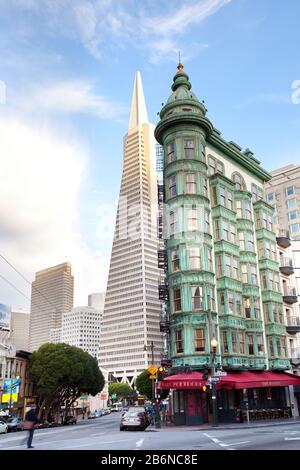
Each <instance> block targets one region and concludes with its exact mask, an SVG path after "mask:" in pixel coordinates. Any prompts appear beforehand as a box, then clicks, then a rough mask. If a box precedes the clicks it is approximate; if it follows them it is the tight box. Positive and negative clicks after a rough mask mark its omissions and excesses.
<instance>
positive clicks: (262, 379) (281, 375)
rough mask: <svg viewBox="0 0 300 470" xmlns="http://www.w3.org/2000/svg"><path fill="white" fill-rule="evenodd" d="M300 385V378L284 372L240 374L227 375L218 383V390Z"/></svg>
mask: <svg viewBox="0 0 300 470" xmlns="http://www.w3.org/2000/svg"><path fill="white" fill-rule="evenodd" d="M288 385H300V377H298V376H295V375H292V374H288V373H286V372H240V373H235V374H234V373H228V374H227V375H226V376H225V377H222V380H221V382H219V383H218V388H225V389H231V388H236V389H241V388H263V387H287V386H288Z"/></svg>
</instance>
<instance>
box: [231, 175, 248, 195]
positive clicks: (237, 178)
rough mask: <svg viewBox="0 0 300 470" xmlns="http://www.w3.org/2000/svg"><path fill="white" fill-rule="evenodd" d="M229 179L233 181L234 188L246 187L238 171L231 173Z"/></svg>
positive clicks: (242, 188)
mask: <svg viewBox="0 0 300 470" xmlns="http://www.w3.org/2000/svg"><path fill="white" fill-rule="evenodd" d="M231 179H232V181H233V182H234V183H235V189H238V190H240V191H244V190H245V189H247V188H246V184H245V180H244V178H243V177H242V175H240V173H237V172H236V173H233V174H232V177H231Z"/></svg>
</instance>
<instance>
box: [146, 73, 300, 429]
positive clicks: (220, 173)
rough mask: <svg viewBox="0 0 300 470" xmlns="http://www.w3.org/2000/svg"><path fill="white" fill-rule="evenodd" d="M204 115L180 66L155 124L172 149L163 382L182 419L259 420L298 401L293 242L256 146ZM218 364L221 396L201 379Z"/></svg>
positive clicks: (167, 151) (167, 159)
mask: <svg viewBox="0 0 300 470" xmlns="http://www.w3.org/2000/svg"><path fill="white" fill-rule="evenodd" d="M206 113H207V110H206V108H205V106H204V104H203V102H200V101H199V100H198V98H197V97H196V95H195V94H194V92H192V91H191V83H190V82H189V77H188V75H187V74H186V73H185V72H184V70H183V66H182V64H179V66H178V72H177V73H176V75H175V77H174V82H173V85H172V94H171V96H170V97H169V99H168V101H167V103H166V105H164V106H163V108H162V110H161V112H160V119H161V120H160V122H159V123H158V125H157V127H156V129H155V137H156V139H157V140H158V142H159V143H160V144H161V145H162V146H163V149H164V202H165V206H164V213H165V228H166V235H167V240H166V251H165V259H166V264H167V282H166V291H167V293H168V296H169V304H168V309H167V311H168V315H169V318H168V320H169V330H170V338H171V360H172V365H173V370H172V372H173V375H171V376H169V377H166V378H165V379H164V380H163V381H162V382H161V383H160V385H159V386H160V388H161V389H168V390H172V393H171V396H172V410H173V415H174V419H175V423H176V424H200V423H203V422H210V421H211V420H212V414H213V419H214V420H216V419H218V420H219V421H234V422H236V421H239V420H242V419H246V418H245V416H246V410H247V407H249V409H250V410H251V412H253V413H252V415H253V416H255V418H258V419H259V418H262V419H263V418H272V417H279V416H281V414H282V417H283V416H288V415H291V414H292V413H294V412H295V410H296V408H297V403H295V399H294V396H293V390H292V387H291V388H290V390H289V389H288V386H291V385H294V384H296V385H297V384H300V380H299V379H298V378H295V377H294V376H292V375H290V374H288V373H286V372H285V371H287V370H290V368H291V366H290V360H289V354H288V350H287V348H288V343H287V319H286V312H285V310H284V308H283V305H284V304H283V300H284V301H285V303H287V304H289V303H291V302H292V303H293V302H294V299H293V298H290V294H291V293H290V292H289V291H288V290H287V291H283V285H282V283H281V278H280V270H279V258H278V251H277V242H280V243H281V244H282V243H284V242H285V241H282V240H280V238H278V239H276V233H275V230H274V225H273V213H274V209H273V207H272V205H270V204H269V203H268V202H267V201H266V200H265V199H264V196H263V188H264V183H265V182H267V181H269V180H270V178H271V176H270V175H269V174H268V173H267V172H266V171H265V170H264V169H263V168H262V167H261V166H260V162H259V161H258V160H257V159H256V158H255V157H254V155H253V153H252V152H251V151H250V150H249V149H246V150H244V151H243V150H242V148H241V147H240V146H239V145H237V144H236V143H235V142H233V141H230V142H228V141H226V140H224V138H223V137H222V136H221V133H220V131H218V130H217V129H216V128H215V127H214V126H213V124H212V123H211V121H210V120H209V119H208V118H207V116H206ZM285 236H287V235H286V234H285ZM283 296H284V298H283ZM296 301H297V299H296ZM165 323H166V322H165ZM216 370H218V371H219V372H220V373H222V374H223V375H222V377H221V376H220V378H219V380H218V383H217V385H216V387H215V388H217V389H218V390H217V393H213V395H212V394H207V393H205V391H204V390H203V391H202V385H206V384H208V381H207V377H208V375H209V373H212V375H213V374H214V373H215V371H216ZM221 371H222V372H221ZM212 398H214V399H215V401H214V400H212ZM214 404H215V405H214ZM215 406H217V412H216V408H215ZM271 410H273V411H274V413H273V411H271ZM279 410H280V411H279ZM284 413H285V415H284ZM216 415H218V416H216Z"/></svg>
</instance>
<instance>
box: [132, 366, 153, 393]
mask: <svg viewBox="0 0 300 470" xmlns="http://www.w3.org/2000/svg"><path fill="white" fill-rule="evenodd" d="M135 384H136V388H137V390H138V391H139V393H140V394H141V395H144V396H145V397H147V398H148V399H149V400H153V398H154V397H153V396H152V379H150V374H149V372H148V370H144V372H142V373H141V374H140V375H139V376H138V377H137V378H136V382H135Z"/></svg>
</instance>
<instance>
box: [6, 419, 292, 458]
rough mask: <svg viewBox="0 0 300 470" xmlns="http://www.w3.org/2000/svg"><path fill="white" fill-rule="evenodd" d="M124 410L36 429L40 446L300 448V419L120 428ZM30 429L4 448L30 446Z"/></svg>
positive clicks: (35, 442) (10, 437) (15, 435)
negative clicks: (255, 423)
mask: <svg viewBox="0 0 300 470" xmlns="http://www.w3.org/2000/svg"><path fill="white" fill-rule="evenodd" d="M120 417H121V414H120V413H112V414H110V415H107V416H103V417H101V418H97V419H95V420H88V421H81V422H78V423H77V425H73V426H72V425H70V426H64V427H61V428H60V427H58V428H53V429H40V430H36V431H35V433H34V438H33V446H34V449H30V450H28V452H34V450H35V449H37V450H76V449H78V450H194V451H197V450H300V423H295V424H292V423H291V424H285V425H282V426H278V425H277V426H265V427H259V428H249V429H247V428H245V427H243V428H236V429H210V430H203V431H202V430H201V428H199V429H198V430H195V429H193V430H189V428H184V429H183V428H180V429H179V428H174V427H172V428H161V429H155V427H149V428H148V429H147V430H146V431H144V432H142V431H125V432H121V431H120V430H119V422H120ZM26 436H27V432H26V431H23V432H17V433H9V434H1V435H0V450H11V451H17V450H23V449H26V443H25V442H24V441H25V439H26Z"/></svg>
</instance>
